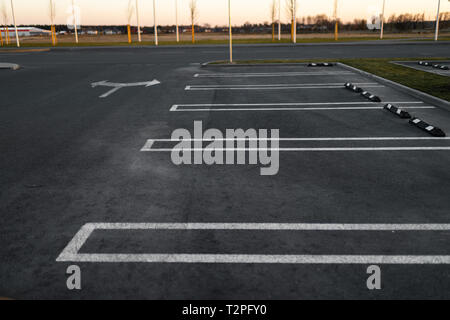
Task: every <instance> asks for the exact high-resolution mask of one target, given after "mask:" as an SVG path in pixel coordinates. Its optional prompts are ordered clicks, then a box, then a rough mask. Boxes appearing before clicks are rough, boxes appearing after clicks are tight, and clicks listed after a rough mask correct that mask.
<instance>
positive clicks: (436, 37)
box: [434, 0, 441, 41]
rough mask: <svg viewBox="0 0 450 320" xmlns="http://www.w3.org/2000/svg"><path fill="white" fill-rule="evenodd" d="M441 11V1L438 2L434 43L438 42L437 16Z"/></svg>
mask: <svg viewBox="0 0 450 320" xmlns="http://www.w3.org/2000/svg"><path fill="white" fill-rule="evenodd" d="M440 11H441V0H438V9H437V16H436V33H435V35H434V41H438V39H439V18H440V17H439V15H440Z"/></svg>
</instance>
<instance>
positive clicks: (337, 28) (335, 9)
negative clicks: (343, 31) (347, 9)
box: [334, 0, 339, 41]
mask: <svg viewBox="0 0 450 320" xmlns="http://www.w3.org/2000/svg"><path fill="white" fill-rule="evenodd" d="M334 21H335V26H334V40H335V41H338V40H339V20H338V0H334Z"/></svg>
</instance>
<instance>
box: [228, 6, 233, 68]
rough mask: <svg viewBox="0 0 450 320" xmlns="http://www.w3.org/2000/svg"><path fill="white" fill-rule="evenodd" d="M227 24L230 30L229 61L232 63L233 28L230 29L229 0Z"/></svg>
mask: <svg viewBox="0 0 450 320" xmlns="http://www.w3.org/2000/svg"><path fill="white" fill-rule="evenodd" d="M228 25H229V29H230V30H229V31H230V63H233V30H232V29H231V0H228Z"/></svg>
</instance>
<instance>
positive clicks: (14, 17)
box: [11, 0, 20, 48]
mask: <svg viewBox="0 0 450 320" xmlns="http://www.w3.org/2000/svg"><path fill="white" fill-rule="evenodd" d="M11 11H12V16H13V21H14V28H15V29H16V42H17V47H18V48H19V47H20V40H19V32H18V31H17V25H16V15H15V13H14V4H13V0H11Z"/></svg>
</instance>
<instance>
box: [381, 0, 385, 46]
mask: <svg viewBox="0 0 450 320" xmlns="http://www.w3.org/2000/svg"><path fill="white" fill-rule="evenodd" d="M385 8H386V0H383V11H382V13H381V33H380V39H381V40H383V36H384V10H385Z"/></svg>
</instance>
